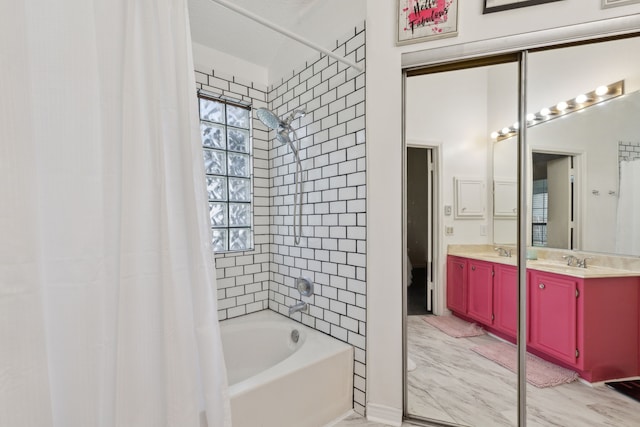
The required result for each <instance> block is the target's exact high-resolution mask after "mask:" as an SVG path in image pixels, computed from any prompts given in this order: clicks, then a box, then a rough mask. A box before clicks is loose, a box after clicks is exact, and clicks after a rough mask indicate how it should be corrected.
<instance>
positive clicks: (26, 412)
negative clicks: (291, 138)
mask: <svg viewBox="0 0 640 427" xmlns="http://www.w3.org/2000/svg"><path fill="white" fill-rule="evenodd" d="M192 62H193V60H192V58H191V40H190V31H189V22H188V14H187V5H186V0H138V1H126V0H67V1H65V2H47V1H35V0H27V1H21V2H11V1H4V2H1V4H0V76H2V78H0V93H1V94H2V95H1V96H0V200H1V202H0V242H1V244H0V426H38V427H49V426H56V427H57V426H59V427H63V426H64V427H86V426H96V427H113V426H122V427H125V426H126V427H129V426H132V427H133V426H135V427H158V426H175V427H200V426H201V425H202V420H203V419H204V417H205V415H204V414H205V413H206V418H207V421H208V426H209V427H218V426H230V409H229V400H228V396H227V390H228V387H227V378H226V371H225V367H224V360H223V356H222V349H221V341H220V330H219V326H218V321H217V307H216V300H215V295H214V292H213V289H215V287H216V285H215V269H214V265H213V254H212V252H211V249H210V242H209V229H208V217H207V212H206V206H207V204H206V201H205V189H204V180H203V179H202V177H203V163H202V153H201V151H202V150H201V148H200V137H199V128H198V113H197V104H196V90H195V80H194V72H193V64H192Z"/></svg>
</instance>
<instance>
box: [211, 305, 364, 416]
mask: <svg viewBox="0 0 640 427" xmlns="http://www.w3.org/2000/svg"><path fill="white" fill-rule="evenodd" d="M220 326H221V329H222V343H223V349H224V356H225V362H226V364H227V372H228V376H229V394H230V398H231V414H232V418H233V427H290V426H291V427H320V426H323V425H325V424H327V423H329V422H331V421H333V420H335V419H337V418H339V417H340V416H342V415H344V414H345V413H346V412H348V411H350V410H351V408H352V407H353V348H352V347H351V346H350V345H348V344H345V343H343V342H341V341H338V340H336V339H333V338H331V337H329V336H328V335H325V334H323V333H321V332H318V331H315V330H313V329H311V328H308V327H306V326H304V325H302V324H300V323H297V322H294V321H292V320H290V319H288V318H287V317H285V316H282V315H280V314H277V313H275V312H273V311H270V310H264V311H260V312H257V313H253V314H249V315H247V316H242V317H238V318H235V319H230V320H225V321H223V322H221V323H220ZM294 329H296V330H298V331H299V333H300V337H299V339H298V342H297V343H294V342H293V341H292V340H291V332H292V331H293V330H294Z"/></svg>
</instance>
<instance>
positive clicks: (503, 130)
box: [502, 128, 511, 135]
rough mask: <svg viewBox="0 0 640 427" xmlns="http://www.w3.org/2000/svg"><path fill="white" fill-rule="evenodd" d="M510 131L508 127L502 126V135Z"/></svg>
mask: <svg viewBox="0 0 640 427" xmlns="http://www.w3.org/2000/svg"><path fill="white" fill-rule="evenodd" d="M510 132H511V129H509V128H502V134H503V135H506V134H508V133H510Z"/></svg>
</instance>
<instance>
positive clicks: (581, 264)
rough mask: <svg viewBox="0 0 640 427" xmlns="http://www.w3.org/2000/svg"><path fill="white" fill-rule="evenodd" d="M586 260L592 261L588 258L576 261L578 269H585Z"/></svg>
mask: <svg viewBox="0 0 640 427" xmlns="http://www.w3.org/2000/svg"><path fill="white" fill-rule="evenodd" d="M588 259H593V257H590V256H588V257H585V258H583V259H581V260H578V267H582V268H587V260H588Z"/></svg>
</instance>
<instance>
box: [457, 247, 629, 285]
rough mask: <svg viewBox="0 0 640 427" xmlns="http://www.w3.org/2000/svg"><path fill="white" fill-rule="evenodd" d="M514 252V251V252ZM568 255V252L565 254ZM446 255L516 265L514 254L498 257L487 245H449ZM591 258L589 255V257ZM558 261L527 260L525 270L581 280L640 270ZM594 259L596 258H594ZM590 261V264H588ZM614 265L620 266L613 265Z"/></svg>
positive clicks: (615, 275) (627, 275)
mask: <svg viewBox="0 0 640 427" xmlns="http://www.w3.org/2000/svg"><path fill="white" fill-rule="evenodd" d="M514 252H515V251H514ZM567 253H569V252H567ZM448 255H454V256H459V257H463V258H470V259H475V260H479V261H487V262H493V263H498V264H505V265H512V266H516V265H517V257H516V254H513V255H512V256H511V257H505V256H500V255H498V253H497V252H495V251H494V250H493V246H488V245H450V246H449V250H448ZM589 256H591V255H589ZM557 258H558V259H553V258H552V259H549V258H546V259H542V258H541V259H536V260H527V269H532V270H538V271H544V272H548V273H555V274H563V275H566V276H572V277H578V278H582V279H592V278H605V277H636V276H638V277H640V270H638V269H636V268H633V267H636V266H635V265H629V267H631V268H620V267H619V265H615V266H614V265H612V266H608V265H607V266H604V265H597V264H594V263H593V261H594V260H588V261H587V267H586V268H582V267H574V266H568V265H567V263H566V261H563V260H562V256H561V255H557ZM581 258H582V257H581ZM594 258H596V257H594ZM602 258H603V259H602V260H600V261H601V262H605V261H606V259H605V258H606V257H602ZM590 261H592V263H591V264H590ZM615 264H620V263H619V262H618V263H615Z"/></svg>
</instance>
